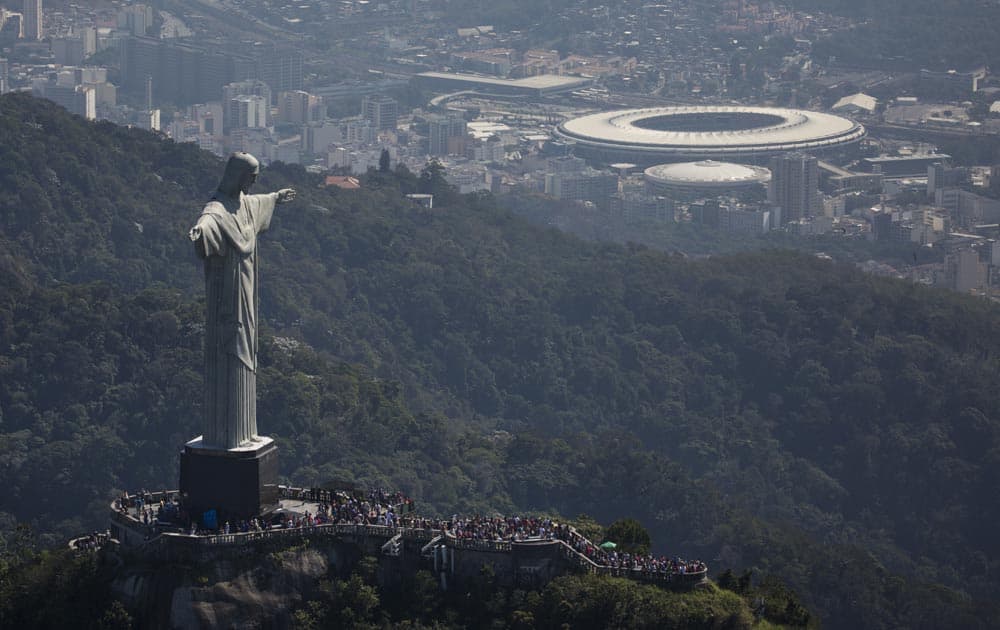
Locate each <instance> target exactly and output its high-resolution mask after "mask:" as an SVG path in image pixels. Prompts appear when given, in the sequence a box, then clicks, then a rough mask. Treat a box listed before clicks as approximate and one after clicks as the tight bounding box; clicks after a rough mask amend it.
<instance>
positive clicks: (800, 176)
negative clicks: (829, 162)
mask: <svg viewBox="0 0 1000 630" xmlns="http://www.w3.org/2000/svg"><path fill="white" fill-rule="evenodd" d="M769 166H770V169H771V184H770V187H769V189H768V199H769V201H770V202H771V204H772V205H773V206H775V207H776V208H778V209H779V211H778V212H779V213H780V214H779V217H780V218H779V221H778V224H779V225H785V224H786V223H789V222H793V221H798V220H800V219H805V218H809V217H812V216H814V215H816V214H817V213H818V212H819V209H820V194H819V165H818V162H817V160H816V158H815V157H813V156H811V155H806V154H804V153H785V154H783V155H778V156H775V157H773V158H771V161H770V164H769Z"/></svg>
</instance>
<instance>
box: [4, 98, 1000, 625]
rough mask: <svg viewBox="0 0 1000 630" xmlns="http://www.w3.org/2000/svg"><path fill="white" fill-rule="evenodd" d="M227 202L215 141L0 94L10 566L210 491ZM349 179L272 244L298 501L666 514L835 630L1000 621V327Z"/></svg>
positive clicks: (266, 351)
mask: <svg viewBox="0 0 1000 630" xmlns="http://www.w3.org/2000/svg"><path fill="white" fill-rule="evenodd" d="M220 174H221V163H220V162H219V160H218V159H216V158H215V157H213V156H211V155H208V154H205V153H202V152H199V151H198V150H197V149H196V148H195V147H193V146H192V145H181V144H174V143H173V142H171V141H168V140H164V139H162V138H159V137H156V136H154V135H152V134H148V133H145V132H140V131H135V130H127V129H122V128H118V127H115V126H112V125H109V124H102V123H98V124H91V123H85V122H84V121H82V120H80V119H77V118H74V117H71V116H69V115H68V114H66V112H65V111H63V110H61V109H59V108H58V107H56V106H54V105H52V104H51V103H48V102H47V101H36V100H32V99H31V98H30V97H27V96H24V95H17V94H11V95H5V96H4V97H2V98H0V191H2V194H0V444H2V447H0V486H2V487H3V488H4V492H3V493H0V528H2V531H3V536H4V541H5V544H4V548H7V549H13V548H16V547H18V545H15V544H14V543H13V542H12V541H15V539H17V537H18V536H23V532H24V531H26V530H25V527H27V528H29V530H30V531H32V532H34V534H33V536H34V537H35V538H34V539H35V540H36V541H37V544H39V545H41V546H46V545H58V544H60V543H61V542H62V541H63V540H64V538H65V537H68V536H70V535H75V534H78V533H81V532H85V531H89V530H91V529H93V528H95V527H101V526H102V523H103V520H102V515H103V510H104V509H106V506H107V503H108V501H109V499H110V498H111V497H112V496H114V493H115V492H117V491H120V490H121V489H125V488H129V489H135V488H139V487H146V488H149V489H151V490H152V489H159V488H162V487H172V486H174V485H175V484H176V478H177V461H178V452H179V449H180V447H181V445H182V444H183V442H184V441H185V440H186V439H189V438H190V437H191V436H192V435H194V433H195V431H196V430H197V429H196V427H197V424H198V417H199V409H200V405H201V398H200V395H199V393H198V392H199V391H200V387H201V375H200V366H201V351H200V346H201V336H202V332H201V331H202V326H203V324H202V317H203V315H202V306H201V295H202V290H203V289H202V286H201V282H202V280H201V270H200V265H199V263H198V261H197V259H196V258H195V256H194V253H193V251H192V249H191V245H190V243H189V241H188V240H187V239H186V232H187V229H188V228H189V227H190V225H191V223H192V221H193V220H194V218H195V217H196V216H197V213H198V212H199V210H200V207H201V205H202V203H203V201H204V200H205V199H206V198H207V196H208V195H209V194H210V191H211V190H212V189H213V188H214V185H215V184H216V183H217V178H218V176H219V175H220ZM319 184H320V180H319V178H318V177H314V176H312V175H309V174H307V173H306V172H305V171H303V170H302V169H301V168H299V167H293V166H283V165H274V166H272V167H271V168H268V169H265V170H264V171H263V173H262V177H261V182H260V187H261V189H262V190H270V189H276V188H278V187H284V186H294V187H295V188H297V190H298V191H299V199H298V200H297V201H296V202H295V203H293V204H290V205H288V206H282V207H281V208H280V210H279V211H278V214H277V215H276V216H275V219H274V221H273V222H272V227H271V230H270V231H269V232H268V234H267V235H266V236H265V237H264V239H265V240H264V242H263V244H262V248H263V249H262V260H263V262H262V265H263V267H262V271H261V273H262V275H263V288H262V296H261V300H262V315H263V318H264V320H265V329H264V334H263V340H262V344H263V347H262V356H261V375H260V377H259V388H260V391H259V394H260V404H259V414H258V415H259V422H260V425H261V428H262V430H263V431H265V432H267V433H269V434H272V435H274V436H275V437H276V439H277V440H278V442H279V445H280V448H281V465H282V474H283V476H284V477H285V479H287V480H289V481H294V482H295V483H298V484H312V483H322V482H325V481H329V480H331V479H337V480H346V481H353V482H357V483H360V484H377V485H382V486H386V487H393V488H401V489H403V490H404V491H406V492H407V493H408V494H409V495H410V496H413V497H414V498H416V499H417V501H418V503H419V504H420V506H421V509H422V510H424V511H426V512H429V513H438V514H451V513H453V512H474V511H483V512H492V511H499V512H502V513H511V512H516V511H532V512H546V513H551V514H560V515H564V516H576V515H578V514H581V513H585V514H588V515H591V516H592V517H594V518H596V519H597V520H598V521H600V522H604V523H607V522H610V521H612V520H614V519H616V518H619V517H622V516H632V517H635V518H637V519H639V520H640V521H641V522H642V523H643V524H644V525H645V526H646V527H647V528H648V529H649V531H650V532H651V534H652V538H653V549H654V551H656V552H658V553H661V552H662V553H668V554H671V555H674V554H677V555H682V556H684V557H701V558H702V559H704V560H706V561H707V562H708V563H709V565H710V566H711V567H712V570H713V571H714V572H716V573H718V572H722V571H723V570H724V569H726V568H733V569H734V570H735V571H736V573H737V574H742V572H743V571H744V570H747V569H749V570H752V573H753V575H754V576H756V577H755V578H754V579H755V580H758V581H759V580H762V579H763V578H764V576H768V575H772V576H776V577H777V578H780V579H781V580H783V581H784V582H787V583H788V584H789V585H790V586H791V587H792V588H793V589H795V590H796V591H798V592H799V593H801V595H802V597H803V601H804V604H805V605H806V607H807V608H809V609H810V610H812V611H815V612H816V613H818V615H819V616H820V617H821V619H822V621H823V623H824V625H826V626H828V627H845V628H846V627H873V628H877V627H886V628H888V627H909V628H921V627H925V628H932V627H943V626H951V627H988V626H990V625H992V624H993V623H995V619H997V618H998V616H997V615H998V614H1000V611H998V610H997V608H996V602H997V601H998V597H997V595H998V591H1000V577H998V575H1000V572H998V558H1000V548H998V547H1000V543H998V542H997V539H996V537H995V535H994V534H993V529H994V528H993V523H994V522H996V521H997V519H998V517H1000V495H998V490H997V489H998V488H1000V396H998V392H997V389H998V382H1000V378H998V377H1000V370H998V359H1000V340H998V338H997V337H996V336H995V335H993V334H992V332H993V331H995V330H997V327H998V324H1000V312H998V311H997V309H996V308H995V307H993V306H992V305H990V304H988V303H986V302H982V301H975V300H972V299H971V298H966V297H962V296H958V295H955V294H951V293H945V292H939V291H934V290H930V289H927V288H924V287H919V286H915V285H911V284H907V283H902V282H894V281H887V280H882V279H878V278H873V277H869V276H865V275H863V274H861V273H859V272H857V271H855V270H854V269H852V268H850V267H847V266H838V265H835V264H833V263H830V262H826V261H822V260H818V259H816V258H814V257H810V256H806V255H802V254H796V253H793V252H783V251H768V252H761V253H745V254H739V255H735V256H732V257H720V258H712V259H709V260H705V261H700V262H692V261H689V260H686V259H684V258H682V257H679V256H671V255H668V254H663V253H660V252H656V251H653V250H650V249H647V248H644V247H641V246H628V247H626V246H617V245H609V244H594V243H588V242H585V241H582V240H579V239H577V238H575V237H572V236H569V235H566V234H563V233H560V232H558V231H556V230H553V229H542V228H538V227H535V226H534V225H532V224H530V223H528V222H527V221H525V220H523V219H520V218H518V217H517V216H515V215H514V214H512V213H511V212H509V211H508V210H505V209H504V208H503V207H502V206H501V205H500V203H499V202H498V201H497V200H495V199H493V198H492V197H490V196H483V195H475V196H459V195H456V194H454V193H453V192H452V191H450V190H449V189H448V188H447V185H446V184H445V183H444V181H443V179H442V177H441V174H440V173H439V172H437V171H436V170H435V169H427V170H426V171H425V172H424V173H421V174H411V173H409V172H406V171H405V170H396V171H393V172H388V173H372V174H370V175H369V176H368V177H367V178H365V181H364V189H363V190H361V191H358V192H349V191H341V190H337V189H322V188H321V187H320V186H319ZM412 190H427V191H433V192H435V193H436V194H437V199H436V200H435V209H434V210H433V211H428V210H423V209H419V208H415V207H412V206H410V205H409V204H408V203H407V202H406V200H405V199H404V198H403V197H402V194H401V193H402V192H407V191H412ZM439 205H440V207H438V206H439ZM19 525H20V526H21V527H20V528H19ZM17 565H18V563H17V561H16V560H11V559H8V558H7V557H6V556H5V559H4V563H3V564H0V581H2V580H3V579H6V578H5V577H4V574H3V571H4V570H6V569H3V567H13V566H17ZM768 579H770V578H768ZM574 588H577V587H574ZM579 588H583V587H579ZM525 610H527V609H525ZM317 614H325V613H322V611H319V612H318V613H317Z"/></svg>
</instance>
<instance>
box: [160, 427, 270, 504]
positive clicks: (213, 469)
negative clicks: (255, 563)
mask: <svg viewBox="0 0 1000 630" xmlns="http://www.w3.org/2000/svg"><path fill="white" fill-rule="evenodd" d="M180 492H181V497H182V500H183V502H184V505H185V507H186V508H187V511H188V514H190V515H191V518H193V519H194V520H196V521H198V522H199V523H201V522H202V520H203V515H204V514H205V512H208V511H210V510H215V512H216V516H217V519H218V523H219V524H222V523H224V522H225V521H227V520H229V521H233V520H241V519H248V518H252V517H254V516H260V515H262V514H266V513H267V512H271V511H273V510H275V509H277V507H278V445H277V444H275V443H274V440H273V439H271V438H269V437H262V438H260V441H259V442H253V443H251V444H248V445H246V446H242V447H240V448H233V449H228V450H226V449H220V448H212V447H209V446H205V445H204V444H203V443H202V436H200V435H199V436H198V437H196V438H195V439H193V440H191V441H190V442H188V443H187V444H185V445H184V450H183V451H181V483H180Z"/></svg>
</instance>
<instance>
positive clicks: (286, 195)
mask: <svg viewBox="0 0 1000 630" xmlns="http://www.w3.org/2000/svg"><path fill="white" fill-rule="evenodd" d="M293 199H295V189H294V188H282V189H281V190H279V191H278V199H277V201H278V203H288V202H289V201H292V200H293Z"/></svg>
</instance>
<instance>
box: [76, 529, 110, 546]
mask: <svg viewBox="0 0 1000 630" xmlns="http://www.w3.org/2000/svg"><path fill="white" fill-rule="evenodd" d="M110 540H111V532H109V531H103V532H98V531H94V532H91V533H90V534H89V535H87V536H81V537H80V538H77V539H75V540H73V542H72V548H73V549H75V550H77V551H97V550H98V549H100V548H102V547H104V545H106V544H107V543H108V541H110Z"/></svg>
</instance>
